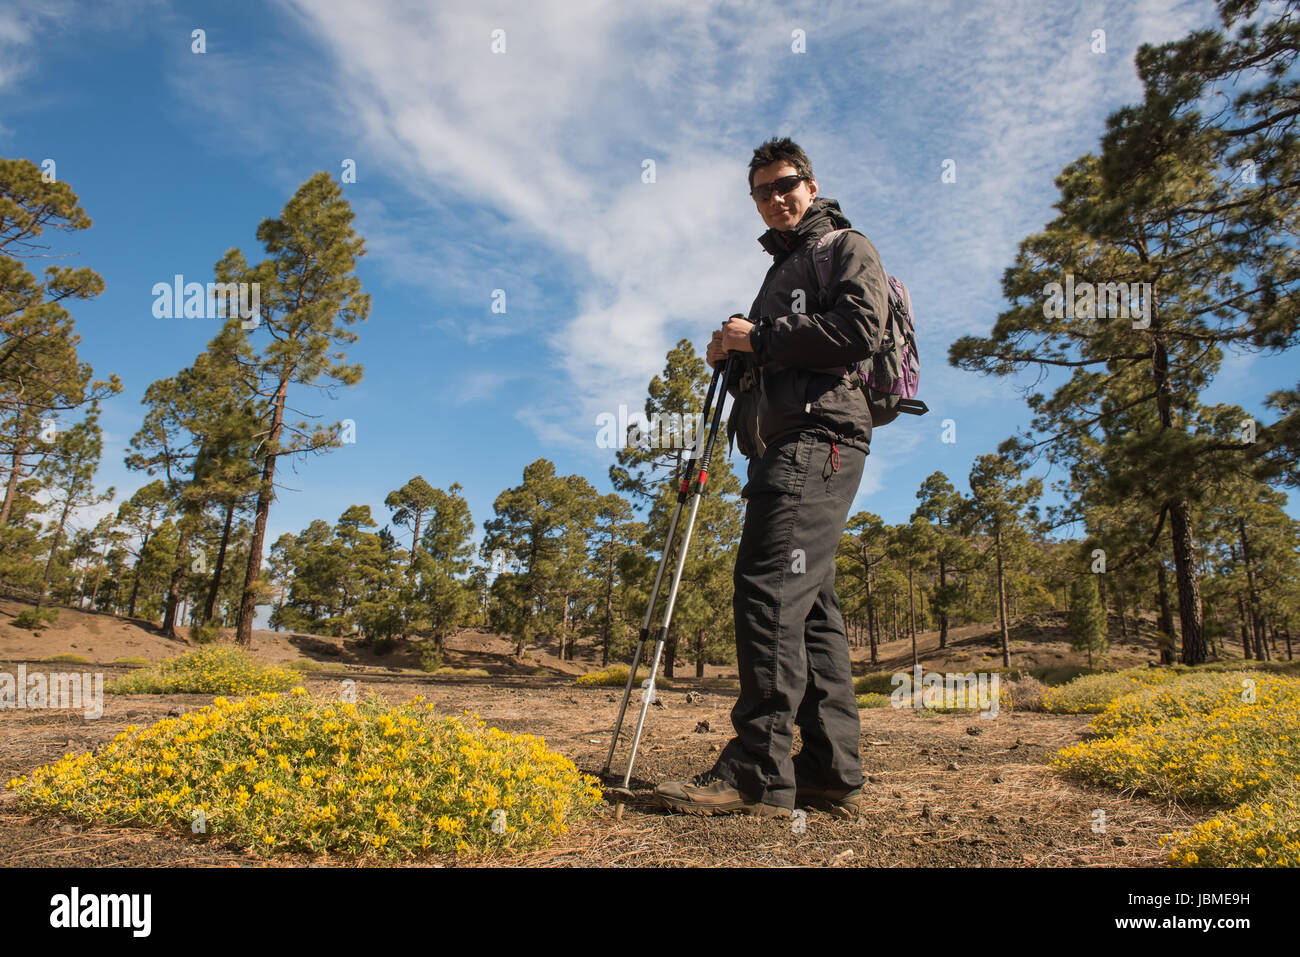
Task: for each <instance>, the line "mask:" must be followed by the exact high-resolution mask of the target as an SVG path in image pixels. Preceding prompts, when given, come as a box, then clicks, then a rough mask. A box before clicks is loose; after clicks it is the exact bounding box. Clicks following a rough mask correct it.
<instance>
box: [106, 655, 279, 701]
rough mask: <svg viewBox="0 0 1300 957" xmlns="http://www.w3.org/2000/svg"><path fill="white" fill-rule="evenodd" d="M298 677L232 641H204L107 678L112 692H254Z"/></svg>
mask: <svg viewBox="0 0 1300 957" xmlns="http://www.w3.org/2000/svg"><path fill="white" fill-rule="evenodd" d="M301 681H302V679H301V678H299V677H298V676H297V675H296V674H294V673H293V672H291V671H287V670H286V669H284V668H279V667H275V666H270V667H267V666H264V665H262V664H260V663H258V662H257V661H255V660H254V659H253V658H252V657H250V656H249V654H248V653H247V652H246V651H244V650H243V649H242V648H238V647H236V646H234V645H208V646H206V647H203V648H200V649H198V650H197V651H191V652H189V653H188V654H184V655H180V656H179V657H177V658H167V659H165V660H164V661H160V662H158V664H157V665H155V666H154V667H152V668H142V669H141V670H139V671H133V672H131V673H130V674H128V675H124V676H123V677H121V678H118V679H117V680H116V681H110V682H109V683H108V684H106V685H105V686H104V690H105V691H108V692H110V693H112V694H231V695H245V694H257V693H259V692H262V691H288V690H289V689H290V688H293V687H294V686H296V685H298V684H299V683H300V682H301Z"/></svg>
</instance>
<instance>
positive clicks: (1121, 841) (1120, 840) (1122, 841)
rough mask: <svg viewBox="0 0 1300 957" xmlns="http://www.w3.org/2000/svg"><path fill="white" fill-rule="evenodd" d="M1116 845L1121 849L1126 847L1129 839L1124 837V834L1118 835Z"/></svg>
mask: <svg viewBox="0 0 1300 957" xmlns="http://www.w3.org/2000/svg"><path fill="white" fill-rule="evenodd" d="M1115 843H1116V844H1118V845H1119V846H1120V847H1124V846H1126V845H1127V844H1128V838H1126V837H1124V836H1123V835H1122V834H1117V835H1116V836H1115Z"/></svg>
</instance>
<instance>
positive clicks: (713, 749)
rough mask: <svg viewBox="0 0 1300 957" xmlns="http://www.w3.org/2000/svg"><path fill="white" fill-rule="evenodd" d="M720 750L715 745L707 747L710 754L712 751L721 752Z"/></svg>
mask: <svg viewBox="0 0 1300 957" xmlns="http://www.w3.org/2000/svg"><path fill="white" fill-rule="evenodd" d="M721 750H722V748H720V747H718V746H717V745H716V744H711V745H709V751H711V752H712V751H721Z"/></svg>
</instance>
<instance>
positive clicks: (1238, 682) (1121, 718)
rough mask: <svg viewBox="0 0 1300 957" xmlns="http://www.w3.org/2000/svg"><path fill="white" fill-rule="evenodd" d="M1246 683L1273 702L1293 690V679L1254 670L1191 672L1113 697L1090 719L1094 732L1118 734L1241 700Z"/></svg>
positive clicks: (1261, 701) (1264, 699)
mask: <svg viewBox="0 0 1300 957" xmlns="http://www.w3.org/2000/svg"><path fill="white" fill-rule="evenodd" d="M1248 686H1249V690H1250V692H1251V693H1252V694H1253V695H1254V697H1255V700H1256V703H1259V704H1266V705H1270V706H1271V705H1274V704H1277V703H1278V701H1279V700H1280V699H1281V698H1285V697H1286V696H1287V695H1288V694H1293V693H1294V688H1295V679H1294V678H1290V679H1288V678H1282V677H1279V676H1276V675H1268V674H1262V673H1261V672H1258V671H1233V672H1229V673H1225V672H1193V673H1189V674H1183V675H1179V676H1178V680H1177V681H1175V682H1171V683H1165V684H1159V685H1152V686H1149V687H1146V688H1142V689H1140V690H1138V691H1134V692H1131V693H1129V694H1127V695H1124V696H1122V697H1119V698H1116V699H1115V700H1113V701H1112V702H1111V703H1110V704H1108V705H1107V706H1106V707H1105V708H1104V709H1103V710H1102V712H1101V713H1100V714H1099V715H1097V717H1096V718H1094V719H1093V720H1092V723H1091V724H1090V725H1089V727H1090V728H1091V729H1092V731H1094V732H1096V733H1097V734H1118V733H1119V732H1121V731H1127V730H1129V729H1131V728H1136V727H1138V726H1139V725H1144V724H1145V725H1151V724H1159V723H1160V722H1162V721H1168V720H1171V719H1173V718H1183V717H1187V716H1189V715H1195V714H1201V715H1204V714H1209V713H1210V712H1212V711H1217V710H1218V709H1220V708H1224V707H1230V706H1232V705H1234V704H1240V703H1242V697H1243V693H1244V692H1246V691H1247V688H1248Z"/></svg>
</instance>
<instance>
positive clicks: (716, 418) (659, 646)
mask: <svg viewBox="0 0 1300 957" xmlns="http://www.w3.org/2000/svg"><path fill="white" fill-rule="evenodd" d="M734 363H735V353H728V355H727V364H726V366H725V367H724V369H723V372H722V398H720V399H719V400H718V404H717V407H716V408H715V409H714V410H713V424H712V426H711V427H710V428H709V437H708V441H707V442H706V443H705V445H704V455H703V456H702V457H701V459H700V474H699V475H698V476H697V477H696V480H695V491H694V493H693V495H692V497H691V512H690V515H689V516H688V517H687V519H686V530H685V532H683V534H682V548H681V551H680V552H678V553H677V568H676V569H674V571H673V581H672V584H671V585H669V586H668V601H667V602H666V603H665V604H664V618H663V621H662V622H661V623H660V625H659V635H658V637H657V638H656V639H655V654H654V658H653V659H652V660H651V662H650V679H649V681H647V682H646V690H645V694H643V695H642V696H641V716H640V717H639V718H638V719H637V723H636V734H634V735H633V736H632V753H631V754H629V755H628V759H627V773H626V774H625V775H624V776H623V791H624V792H626V791H627V788H628V784H629V783H630V782H631V780H632V764H633V762H635V761H636V749H637V746H638V745H639V744H640V743H641V731H642V729H643V728H644V727H645V716H646V712H647V711H648V710H649V708H650V702H651V701H652V700H653V698H654V692H655V674H656V673H658V671H659V658H660V656H662V655H663V651H664V642H665V641H667V639H668V626H669V624H670V623H671V622H672V617H673V607H674V606H675V605H676V604H677V588H678V586H679V585H680V584H681V582H682V572H683V571H684V570H685V568H686V552H687V550H688V549H689V548H690V546H691V530H692V529H693V528H694V527H695V515H696V513H697V512H698V511H699V508H700V498H701V497H702V496H703V495H704V483H705V482H707V481H708V480H709V459H710V458H712V457H713V445H714V443H715V442H716V441H717V438H718V425H719V423H721V421H722V406H723V405H724V404H725V401H726V394H727V391H726V389H727V383H728V382H729V381H730V380H731V367H732V365H733V364H734ZM687 481H688V482H689V481H690V478H689V477H688V478H687Z"/></svg>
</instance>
